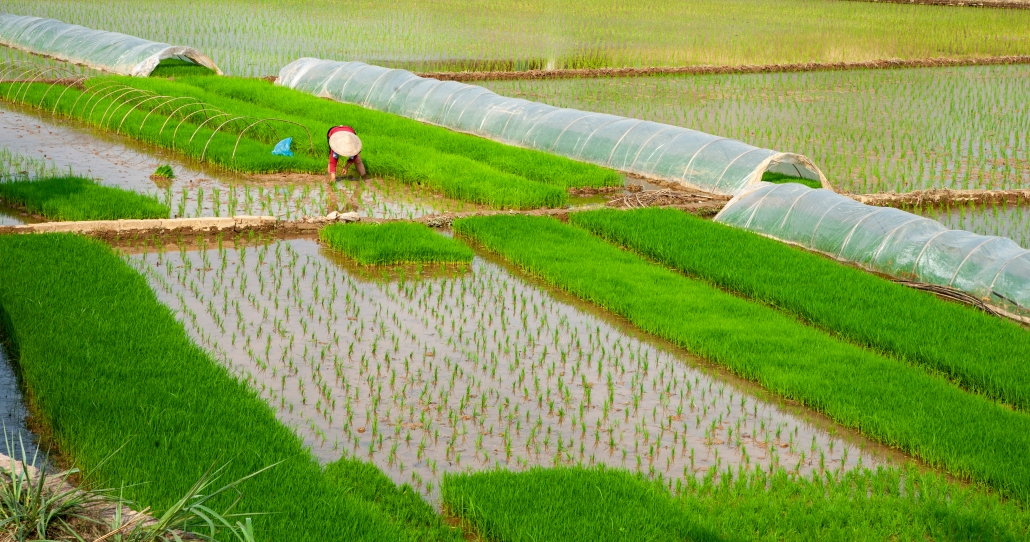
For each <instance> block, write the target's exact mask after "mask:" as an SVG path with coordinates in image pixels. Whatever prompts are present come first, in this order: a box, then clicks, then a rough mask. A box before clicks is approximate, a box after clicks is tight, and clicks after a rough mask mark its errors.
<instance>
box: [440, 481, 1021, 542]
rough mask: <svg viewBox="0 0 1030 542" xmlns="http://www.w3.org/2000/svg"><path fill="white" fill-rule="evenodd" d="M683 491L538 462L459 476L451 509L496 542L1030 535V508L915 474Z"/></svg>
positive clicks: (694, 485) (697, 485) (710, 485)
mask: <svg viewBox="0 0 1030 542" xmlns="http://www.w3.org/2000/svg"><path fill="white" fill-rule="evenodd" d="M689 482H690V484H689V485H687V486H684V487H681V488H679V491H678V495H676V496H673V495H672V494H671V493H670V492H669V491H668V490H667V489H666V488H664V487H663V486H661V484H659V483H656V482H653V481H648V480H646V479H642V478H641V477H639V476H637V475H634V474H631V473H629V472H626V471H621V470H613V469H605V468H596V469H584V468H572V467H560V468H556V469H543V468H533V469H530V470H528V471H525V472H520V473H513V472H508V471H500V470H498V471H491V472H481V473H467V474H453V475H448V476H447V477H446V478H445V479H444V485H443V498H444V502H445V504H446V505H447V507H448V509H449V510H451V511H452V513H454V514H455V515H457V516H458V517H460V518H462V519H463V520H466V521H469V522H470V523H472V525H474V526H475V527H476V528H477V529H478V530H479V531H480V532H481V533H484V534H485V535H486V536H487V538H488V539H489V540H492V541H494V542H516V541H517V542H522V541H526V542H529V541H533V540H563V541H569V542H576V541H580V540H582V541H584V542H592V541H595V540H596V541H627V542H628V541H631V540H653V541H666V540H668V541H673V540H676V541H681V540H693V541H700V540H758V541H769V542H775V541H781V540H842V541H851V540H895V541H912V542H922V541H925V540H938V541H944V540H955V541H958V540H1012V541H1015V540H1025V539H1026V537H1027V536H1028V535H1030V513H1028V512H1027V511H1026V510H1025V509H1024V508H1023V507H1021V506H1020V505H1019V504H1017V503H1015V502H1014V501H1005V500H1002V499H999V498H998V497H997V496H995V495H991V494H989V493H988V492H985V491H983V490H982V489H976V488H969V487H964V486H961V485H959V484H954V483H949V482H947V481H946V480H944V479H943V478H942V477H940V476H937V475H934V474H925V473H919V472H917V471H915V470H911V469H910V470H905V471H902V470H899V469H878V470H876V471H868V470H863V471H850V472H847V473H845V474H843V475H837V476H834V477H826V478H818V477H817V478H815V479H807V478H798V477H792V476H788V475H787V474H785V473H784V472H782V471H778V472H777V473H775V474H773V475H769V474H764V473H761V472H755V473H745V474H743V475H740V474H739V473H737V476H736V477H735V478H733V479H732V481H730V480H724V481H719V482H713V480H712V478H711V477H709V476H706V477H705V479H704V480H703V481H701V482H697V481H696V480H694V479H693V478H691V479H689Z"/></svg>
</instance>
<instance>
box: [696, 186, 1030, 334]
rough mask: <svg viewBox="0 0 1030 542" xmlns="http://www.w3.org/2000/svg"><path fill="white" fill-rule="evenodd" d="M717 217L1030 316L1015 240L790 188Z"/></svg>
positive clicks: (742, 199)
mask: <svg viewBox="0 0 1030 542" xmlns="http://www.w3.org/2000/svg"><path fill="white" fill-rule="evenodd" d="M715 220H716V221H717V222H721V223H723V224H726V225H729V226H735V227H738V228H743V229H746V230H750V231H753V232H755V233H760V234H762V235H767V236H769V237H773V238H775V239H779V240H781V241H786V242H789V243H794V244H797V245H800V246H802V247H805V248H808V249H811V250H815V251H818V252H822V253H824V254H827V255H829V256H832V257H834V258H836V259H838V260H841V261H845V262H850V263H854V264H857V265H860V266H862V267H864V268H866V269H869V270H872V271H876V272H879V273H884V274H887V275H891V276H894V277H898V278H905V279H909V280H914V281H918V282H925V283H930V284H937V285H942V286H950V287H952V288H956V289H959V290H963V291H965V292H968V293H971V294H973V295H975V296H977V297H979V298H981V299H982V300H983V301H985V302H987V303H989V304H991V305H995V306H998V307H1000V308H1003V309H1005V310H1007V311H1010V312H1015V313H1020V314H1023V315H1030V250H1026V249H1024V248H1022V247H1020V246H1019V245H1017V244H1016V243H1015V242H1014V241H1012V240H1011V239H1007V238H1004V237H993V236H984V235H977V234H975V233H970V232H967V231H962V230H949V229H948V228H946V227H944V226H943V225H941V224H940V223H939V222H937V221H936V220H932V219H929V218H925V217H921V216H917V215H914V214H912V213H908V212H905V211H902V210H900V209H893V208H890V207H872V206H869V205H865V204H863V203H859V202H857V201H855V200H853V199H851V198H849V197H847V196H842V195H840V194H837V193H834V192H832V191H830V190H825V189H821V190H813V189H811V188H808V187H807V186H802V185H799V184H793V183H791V184H770V183H760V184H758V185H755V186H754V187H752V188H751V189H749V190H747V191H745V192H743V193H741V194H739V195H738V196H736V197H735V198H734V199H733V200H731V201H730V202H729V204H727V205H726V207H725V208H723V210H722V211H721V212H720V213H719V214H718V215H716V217H715Z"/></svg>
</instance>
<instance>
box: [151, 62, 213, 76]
mask: <svg viewBox="0 0 1030 542" xmlns="http://www.w3.org/2000/svg"><path fill="white" fill-rule="evenodd" d="M207 75H215V71H214V70H212V69H211V68H208V67H206V66H201V65H199V64H194V63H192V62H189V61H187V60H179V59H177V58H166V59H164V60H162V61H161V62H160V63H158V65H157V67H156V68H154V71H152V72H150V77H166V78H176V77H203V76H207Z"/></svg>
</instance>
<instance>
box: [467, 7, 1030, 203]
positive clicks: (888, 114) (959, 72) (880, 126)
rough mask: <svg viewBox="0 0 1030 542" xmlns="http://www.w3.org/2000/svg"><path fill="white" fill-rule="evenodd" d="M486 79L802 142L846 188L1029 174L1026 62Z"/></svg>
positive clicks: (495, 85)
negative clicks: (966, 65) (776, 71)
mask: <svg viewBox="0 0 1030 542" xmlns="http://www.w3.org/2000/svg"><path fill="white" fill-rule="evenodd" d="M942 11H943V10H942ZM1027 13H1030V12H1027ZM482 85H483V86H485V87H487V88H489V89H490V90H493V91H494V92H497V93H499V94H502V95H504V96H514V97H522V98H526V99H529V100H534V101H539V102H544V103H548V104H551V105H555V106H560V107H574V108H577V109H583V110H586V111H598V112H603V113H611V114H615V115H622V116H627V117H631V118H639V119H644V120H651V121H656V122H664V123H667V124H673V125H676V126H683V127H687V128H691V129H694V130H700V131H702V132H707V133H711V134H718V135H720V136H724V137H731V138H735V139H739V140H741V141H744V142H747V143H749V144H752V145H755V146H758V147H763V148H771V149H779V150H782V151H789V152H797V153H800V154H803V155H805V156H808V157H809V158H811V159H812V160H814V161H815V163H816V164H817V165H818V166H819V167H820V168H821V169H822V170H823V172H824V173H825V174H826V177H827V179H829V181H830V183H831V184H832V185H833V187H834V188H835V189H837V190H839V191H847V192H852V193H860V194H861V193H875V192H887V191H891V190H893V191H895V192H910V191H913V190H920V189H928V188H952V189H1006V188H1023V187H1026V186H1028V185H1030V143H1028V139H1027V134H1028V133H1030V124H1028V123H1030V121H1028V120H1027V119H1028V118H1030V116H1028V114H1027V112H1028V105H1027V104H1028V103H1030V66H1027V65H1011V66H984V67H980V66H970V67H961V68H919V69H901V70H867V71H849V72H811V73H773V74H747V75H706V76H655V77H634V78H600V79H569V80H523V81H494V82H483V83H482Z"/></svg>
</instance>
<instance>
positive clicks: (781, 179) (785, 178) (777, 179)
mask: <svg viewBox="0 0 1030 542" xmlns="http://www.w3.org/2000/svg"><path fill="white" fill-rule="evenodd" d="M762 180H763V181H765V182H767V183H773V184H785V183H798V184H803V185H805V186H807V187H809V188H822V187H823V185H822V183H820V182H819V181H815V180H812V179H805V178H803V177H791V176H790V175H784V174H782V173H775V172H772V171H766V172H765V173H763V174H762Z"/></svg>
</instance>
